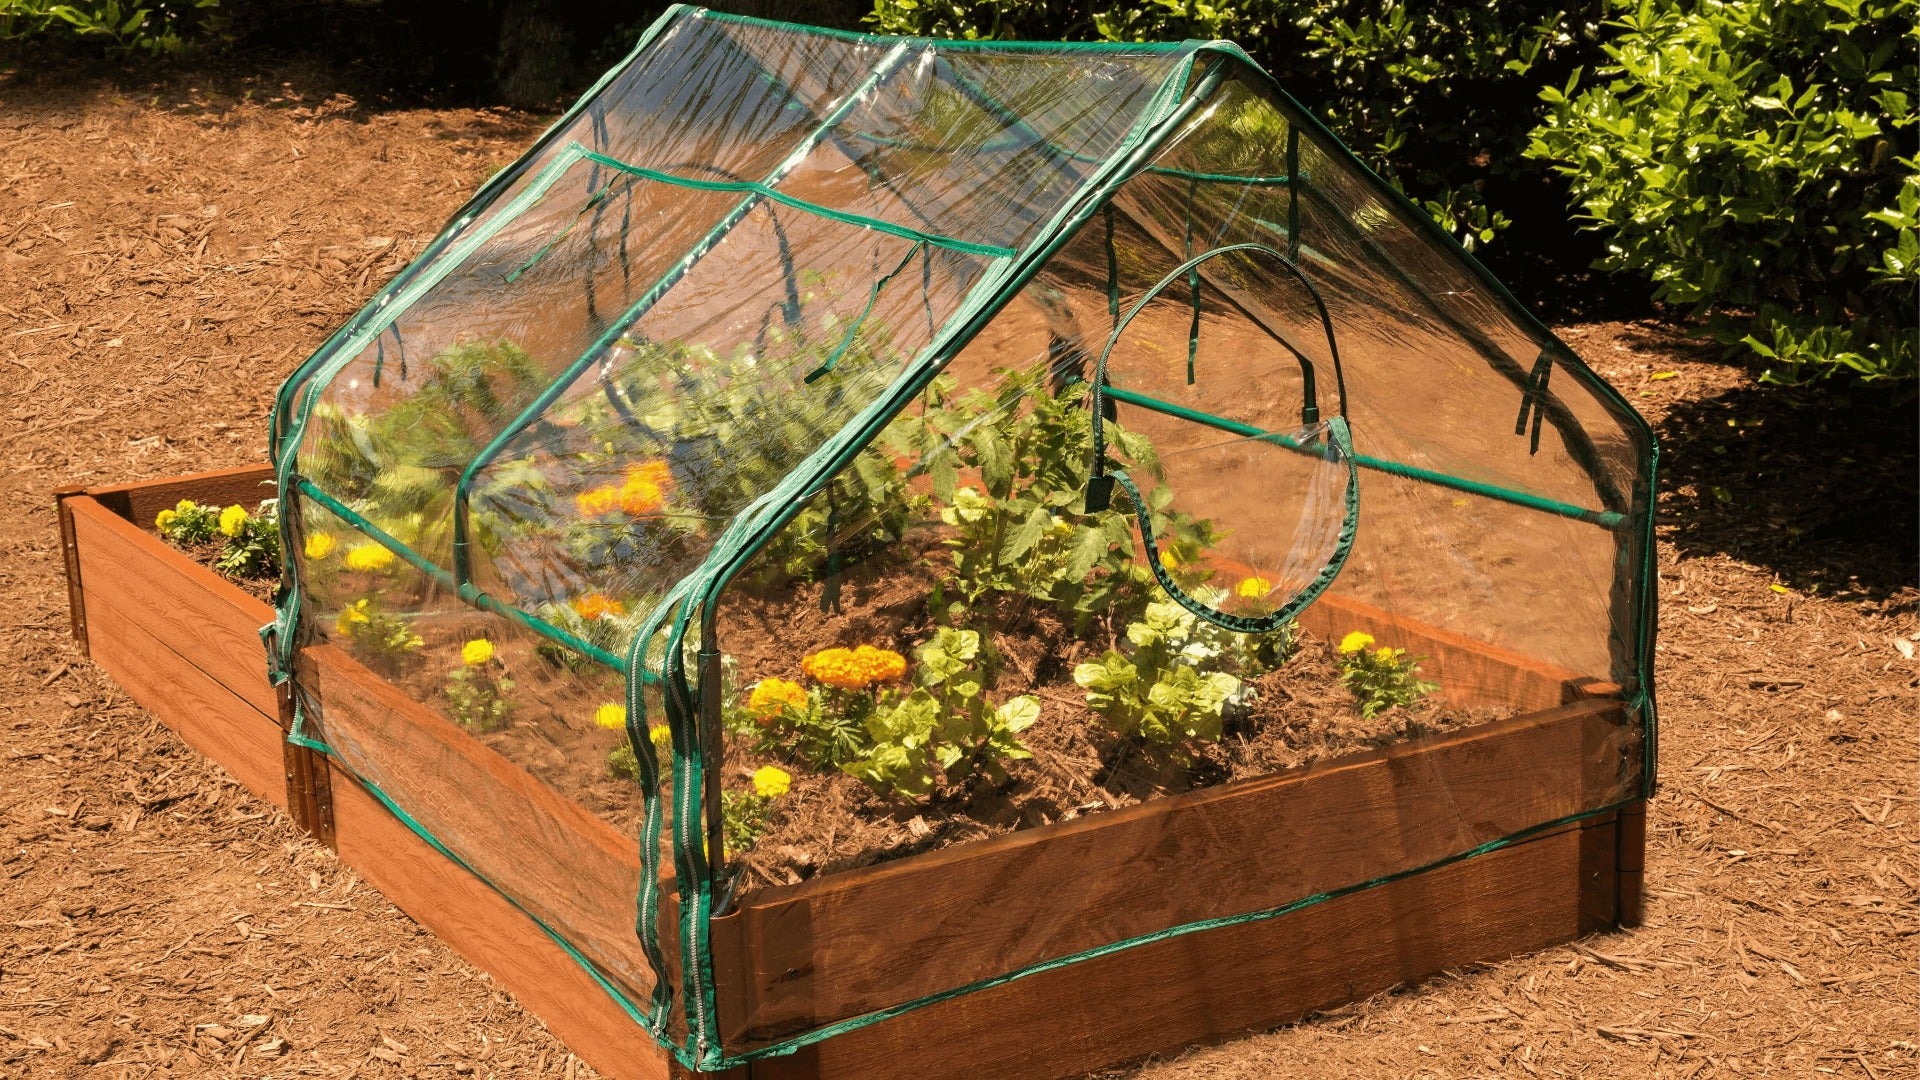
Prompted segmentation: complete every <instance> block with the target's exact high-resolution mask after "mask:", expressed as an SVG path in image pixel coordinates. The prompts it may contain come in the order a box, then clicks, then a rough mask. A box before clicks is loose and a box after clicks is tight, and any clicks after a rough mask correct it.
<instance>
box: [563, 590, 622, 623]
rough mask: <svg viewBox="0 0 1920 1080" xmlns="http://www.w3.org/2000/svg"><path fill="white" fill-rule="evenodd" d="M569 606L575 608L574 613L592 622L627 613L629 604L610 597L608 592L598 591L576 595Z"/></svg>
mask: <svg viewBox="0 0 1920 1080" xmlns="http://www.w3.org/2000/svg"><path fill="white" fill-rule="evenodd" d="M569 606H571V607H572V608H573V611H574V614H576V615H578V616H580V617H581V618H583V619H586V620H587V621H588V622H592V621H593V620H594V619H602V618H605V617H607V616H609V615H616V616H617V615H625V614H626V613H627V606H626V605H625V604H622V603H621V602H620V601H618V600H615V599H613V598H611V597H609V596H608V595H607V594H606V593H598V592H593V593H583V594H581V595H579V596H576V597H574V598H573V599H572V601H570V602H569Z"/></svg>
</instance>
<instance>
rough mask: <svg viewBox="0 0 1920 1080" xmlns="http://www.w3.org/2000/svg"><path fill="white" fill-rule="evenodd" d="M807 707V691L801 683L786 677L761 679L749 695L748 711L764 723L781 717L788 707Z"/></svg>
mask: <svg viewBox="0 0 1920 1080" xmlns="http://www.w3.org/2000/svg"><path fill="white" fill-rule="evenodd" d="M806 707H807V692H806V690H804V689H802V688H801V686H800V684H799V683H796V682H788V681H787V680H785V679H761V680H760V681H759V682H758V683H757V684H755V685H754V688H753V693H752V694H750V695H749V696H748V697H747V712H749V713H751V714H752V715H753V718H754V720H755V721H757V722H758V723H760V724H762V725H766V724H771V723H773V722H774V721H775V720H778V719H780V717H781V715H782V714H784V713H785V712H786V711H787V710H788V709H804V708H806Z"/></svg>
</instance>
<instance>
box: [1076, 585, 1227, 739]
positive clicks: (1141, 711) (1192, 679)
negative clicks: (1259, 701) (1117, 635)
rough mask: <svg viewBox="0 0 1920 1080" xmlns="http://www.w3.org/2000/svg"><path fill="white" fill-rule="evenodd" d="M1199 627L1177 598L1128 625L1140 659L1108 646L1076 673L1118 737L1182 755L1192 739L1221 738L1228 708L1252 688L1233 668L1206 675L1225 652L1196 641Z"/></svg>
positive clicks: (1150, 608)
mask: <svg viewBox="0 0 1920 1080" xmlns="http://www.w3.org/2000/svg"><path fill="white" fill-rule="evenodd" d="M1196 623H1198V620H1196V619H1195V618H1194V617H1193V615H1192V613H1190V612H1188V611H1187V610H1186V609H1185V608H1182V607H1181V606H1180V605H1178V604H1175V603H1174V602H1173V601H1171V600H1163V601H1156V602H1154V603H1150V604H1148V605H1147V609H1146V613H1145V615H1144V617H1143V618H1142V619H1141V620H1140V621H1138V622H1134V623H1130V624H1129V625H1128V626H1127V641H1128V642H1129V643H1130V644H1131V645H1132V646H1133V651H1132V655H1127V654H1124V653H1121V652H1119V651H1118V650H1115V649H1108V650H1107V651H1106V652H1105V653H1104V654H1102V655H1101V657H1100V658H1099V659H1098V660H1095V661H1092V662H1089V663H1084V664H1081V665H1079V666H1077V667H1075V668H1074V669H1073V681H1074V682H1076V683H1078V684H1080V686H1081V687H1083V688H1084V689H1085V690H1086V691H1087V706H1088V707H1089V708H1091V709H1092V710H1093V711H1094V712H1096V713H1099V714H1100V716H1101V717H1102V718H1103V719H1104V720H1105V721H1106V724H1107V726H1108V727H1110V728H1112V729H1113V731H1114V732H1115V733H1116V734H1118V735H1120V736H1122V737H1124V738H1135V739H1139V740H1140V741H1141V742H1144V743H1146V744H1147V745H1149V746H1156V747H1161V748H1166V749H1171V750H1174V751H1175V752H1179V751H1180V748H1181V747H1183V746H1184V745H1185V744H1187V743H1189V742H1194V741H1201V742H1213V741H1216V740H1218V739H1219V738H1220V734H1221V731H1222V730H1223V729H1224V726H1225V715H1226V708H1227V705H1228V703H1229V702H1231V701H1233V700H1235V698H1236V697H1237V696H1239V695H1240V694H1241V693H1242V689H1243V686H1244V684H1243V683H1242V682H1241V680H1240V678H1239V677H1238V676H1236V675H1233V674H1232V673H1230V672H1227V671H1222V670H1212V671H1203V670H1201V668H1200V667H1199V666H1198V665H1199V663H1200V662H1201V661H1203V660H1204V661H1213V660H1217V659H1218V658H1219V655H1220V652H1219V650H1218V649H1217V648H1215V647H1214V646H1212V645H1210V644H1208V643H1205V642H1201V641H1195V640H1193V635H1194V634H1195V632H1196Z"/></svg>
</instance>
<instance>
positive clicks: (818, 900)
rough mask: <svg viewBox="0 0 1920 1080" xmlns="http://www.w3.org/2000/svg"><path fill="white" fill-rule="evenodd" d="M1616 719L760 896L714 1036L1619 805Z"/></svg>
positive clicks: (1127, 813) (839, 1008)
mask: <svg viewBox="0 0 1920 1080" xmlns="http://www.w3.org/2000/svg"><path fill="white" fill-rule="evenodd" d="M1623 723H1624V716H1623V713H1622V710H1621V707H1620V705H1619V703H1618V702H1615V701H1611V700H1592V701H1585V702H1576V703H1574V704H1572V705H1566V706H1561V707H1559V708H1556V709H1551V710H1546V711H1543V712H1539V713H1533V714H1529V715H1526V716H1521V717H1515V718H1513V719H1511V720H1506V721H1502V722H1499V723H1496V724H1489V725H1484V726H1481V727H1477V728H1471V729H1467V730H1465V731H1461V732H1458V733H1454V734H1451V735H1448V736H1444V737H1440V738H1437V739H1432V740H1427V741H1423V742H1420V743H1410V744H1404V745H1400V746H1395V747H1391V748H1388V749H1385V750H1379V751H1373V752H1369V753H1365V754H1360V755H1354V756H1351V757H1346V758H1341V759H1338V760H1337V761H1335V762H1332V763H1329V764H1326V765H1323V766H1318V767H1315V768H1311V769H1305V770H1293V771H1290V772H1287V773H1282V774H1278V775H1275V776H1269V777H1261V778H1257V779H1252V780H1244V781H1239V782H1237V783H1233V784H1227V785H1224V786H1221V787H1216V788H1208V789H1205V790H1203V791H1198V792H1193V793H1190V794H1185V795H1178V796H1173V797H1169V798H1164V799H1156V800H1154V801H1152V802H1148V803H1141V804H1138V805H1135V806H1129V807H1124V808H1122V809H1119V810H1113V811H1108V812H1106V813H1102V814H1096V815H1092V816H1089V817H1084V818H1078V819H1075V820H1072V821H1065V822H1060V823H1057V824H1053V825H1047V826H1042V827H1040V828H1036V829H1028V830H1023V831H1021V832H1017V833H1013V834H1010V835H1007V836H1001V837H995V838H993V839H991V840H984V841H979V842H976V843H971V844H965V845H960V846H956V847H951V848H946V849H943V850H940V851H936V852H931V853H928V854H926V855H921V856H917V857H915V858H911V859H903V860H900V861H898V862H891V863H884V864H881V865H878V866H873V867H867V868H863V869H860V870H852V871H847V872H843V873H838V874H833V875H829V876H825V877H821V878H817V879H814V880H811V881H807V882H802V883H800V884H797V885H788V886H780V887H776V888H772V889H765V890H761V891H759V892H756V893H753V894H751V895H750V896H748V897H747V898H746V899H745V900H744V901H742V906H741V908H740V910H739V912H738V914H737V916H736V918H738V919H739V920H740V922H741V928H740V934H741V938H742V941H743V949H742V955H743V957H744V958H745V962H746V965H747V966H746V968H745V970H744V971H743V975H744V977H745V987H744V1001H743V1005H742V1009H743V1011H741V1012H739V1013H736V1014H735V1015H734V1016H732V1017H723V1021H724V1030H725V1032H726V1038H727V1039H728V1041H729V1044H732V1043H733V1040H735V1039H746V1040H749V1041H751V1042H754V1043H756V1044H765V1043H767V1042H771V1041H774V1040H777V1039H778V1038H780V1037H782V1036H786V1035H791V1034H797V1033H799V1032H802V1031H806V1030H810V1029H812V1028H815V1027H818V1026H820V1025H822V1024H825V1023H830V1022H833V1021H836V1020H841V1019H845V1018H848V1017H852V1016H858V1015H861V1014H863V1013H868V1012H873V1011H876V1010H879V1009H883V1008H887V1007H890V1006H894V1005H898V1004H901V1003H903V1002H907V1001H911V1000H914V999H916V998H919V997H922V996H926V995H929V994H934V993H938V992H940V991H943V990H947V989H950V988H953V987H956V986H963V985H966V984H968V983H972V982H976V981H979V980H981V979H985V978H991V977H995V976H999V975H1002V974H1004V973H1006V972H1009V971H1013V970H1017V969H1019V968H1022V967H1025V966H1027V965H1030V964H1034V963H1038V962H1041V961H1045V960H1050V959H1054V958H1056V957H1060V956H1066V955H1070V954H1073V953H1077V952H1080V951H1083V950H1086V949H1090V948H1096V947H1099V946H1102V945H1106V944H1109V943H1111V942H1114V941H1120V940H1125V939H1127V938H1131V937H1136V936H1139V935H1143V934H1149V933H1153V932H1156V931H1159V930H1163V929H1166V928H1168V927H1173V926H1180V925H1183V924H1186V923H1190V922H1196V921H1200V920H1203V919H1211V918H1219V917H1223V916H1233V915H1240V914H1243V913H1245V912H1249V911H1259V910H1263V909H1269V908H1277V907H1280V906H1283V905H1285V904H1289V903H1292V902H1294V901H1296V900H1299V899H1301V898H1303V897H1307V896H1312V895H1315V894H1318V893H1322V892H1326V891H1330V890H1334V889H1339V888H1345V887H1348V886H1352V885H1356V884H1359V883H1361V882H1365V881H1370V880H1374V879H1377V878H1380V877H1384V876H1386V875H1389V874H1394V873H1399V872H1401V871H1404V870H1408V869H1411V868H1414V867H1419V866H1423V865H1427V864H1429V863H1433V862H1437V861H1439V860H1441V859H1444V858H1447V857H1449V856H1452V855H1456V854H1458V853H1460V852H1462V851H1467V850H1471V849H1473V848H1475V847H1477V846H1479V845H1481V844H1484V843H1487V842H1488V841H1491V840H1497V839H1500V838H1502V837H1505V836H1508V835H1511V834H1514V833H1518V832H1521V831H1523V830H1525V829H1529V828H1532V827H1535V826H1538V825H1541V824H1544V823H1547V822H1552V821H1556V820H1559V819H1562V818H1565V817H1569V816H1572V815H1575V814H1579V813H1584V812H1586V811H1589V810H1593V809H1596V808H1598V807H1602V806H1605V805H1607V804H1609V803H1611V802H1615V801H1618V799H1619V798H1621V797H1622V795H1621V793H1620V792H1619V784H1620V772H1621V770H1620V756H1621V753H1622V748H1623V745H1624V741H1625V731H1624V728H1623V726H1622V725H1623ZM905 912H911V913H912V914H911V917H910V918H909V917H905V916H904V915H903V913H905Z"/></svg>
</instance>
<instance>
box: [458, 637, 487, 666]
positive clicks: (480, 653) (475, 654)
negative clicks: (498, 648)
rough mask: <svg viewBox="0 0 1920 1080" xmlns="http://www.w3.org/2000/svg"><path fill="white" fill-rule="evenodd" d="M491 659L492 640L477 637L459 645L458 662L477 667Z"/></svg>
mask: <svg viewBox="0 0 1920 1080" xmlns="http://www.w3.org/2000/svg"><path fill="white" fill-rule="evenodd" d="M491 659H493V642H491V641H488V640H487V639H486V638H483V637H477V638H474V639H473V640H472V641H469V642H467V643H466V644H465V645H462V646H460V662H461V663H463V664H465V665H467V666H468V667H479V666H480V665H481V664H484V663H486V662H487V661H489V660H491Z"/></svg>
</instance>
